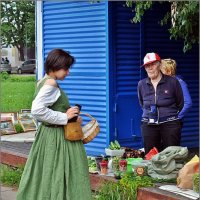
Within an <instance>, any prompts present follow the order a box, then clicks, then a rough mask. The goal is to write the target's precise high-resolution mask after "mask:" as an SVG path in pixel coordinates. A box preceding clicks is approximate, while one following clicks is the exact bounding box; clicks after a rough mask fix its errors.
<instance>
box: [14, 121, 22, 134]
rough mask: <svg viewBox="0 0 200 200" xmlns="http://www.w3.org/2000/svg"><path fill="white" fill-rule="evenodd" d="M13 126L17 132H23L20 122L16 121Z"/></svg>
mask: <svg viewBox="0 0 200 200" xmlns="http://www.w3.org/2000/svg"><path fill="white" fill-rule="evenodd" d="M14 126H15V130H16V132H17V133H23V132H24V130H23V128H22V126H21V124H19V123H16V124H15V125H14Z"/></svg>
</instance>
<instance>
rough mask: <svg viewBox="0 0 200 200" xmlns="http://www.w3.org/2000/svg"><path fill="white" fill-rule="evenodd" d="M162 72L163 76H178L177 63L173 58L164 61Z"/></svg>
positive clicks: (162, 62) (162, 61)
mask: <svg viewBox="0 0 200 200" xmlns="http://www.w3.org/2000/svg"><path fill="white" fill-rule="evenodd" d="M161 71H162V72H163V74H168V75H170V76H175V75H176V61H175V60H173V59H171V58H167V59H162V60H161Z"/></svg>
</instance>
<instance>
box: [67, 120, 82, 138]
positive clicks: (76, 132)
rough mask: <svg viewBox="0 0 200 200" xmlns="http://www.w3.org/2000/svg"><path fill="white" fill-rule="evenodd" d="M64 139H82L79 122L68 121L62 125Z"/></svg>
mask: <svg viewBox="0 0 200 200" xmlns="http://www.w3.org/2000/svg"><path fill="white" fill-rule="evenodd" d="M64 130H65V139H66V140H70V141H77V140H82V138H83V131H82V127H81V124H80V123H79V122H70V123H67V125H65V126H64Z"/></svg>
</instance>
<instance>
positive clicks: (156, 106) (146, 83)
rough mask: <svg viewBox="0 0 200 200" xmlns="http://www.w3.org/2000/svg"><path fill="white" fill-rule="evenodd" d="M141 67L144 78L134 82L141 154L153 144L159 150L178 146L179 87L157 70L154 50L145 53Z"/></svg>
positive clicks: (180, 101) (158, 65)
mask: <svg viewBox="0 0 200 200" xmlns="http://www.w3.org/2000/svg"><path fill="white" fill-rule="evenodd" d="M143 66H144V68H145V70H146V72H147V75H148V77H147V78H145V79H143V80H140V81H139V83H138V98H139V102H140V105H141V107H142V110H143V114H142V120H141V122H142V123H141V132H142V136H143V140H144V148H145V153H146V154H147V153H148V152H149V151H150V150H151V149H152V148H153V147H156V148H157V149H158V150H159V151H162V150H163V149H165V148H166V147H168V146H180V140H181V122H180V119H179V118H178V113H179V112H180V111H181V109H182V108H183V105H184V98H183V93H182V89H181V86H180V84H179V82H178V80H177V79H176V78H174V77H170V76H167V75H164V74H163V73H162V72H161V70H160V66H161V59H160V56H159V55H158V54H157V53H147V54H146V55H145V57H144V64H143Z"/></svg>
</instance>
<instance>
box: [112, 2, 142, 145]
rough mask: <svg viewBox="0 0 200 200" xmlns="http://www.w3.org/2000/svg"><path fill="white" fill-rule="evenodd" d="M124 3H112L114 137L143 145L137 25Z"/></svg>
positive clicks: (122, 142) (139, 30)
mask: <svg viewBox="0 0 200 200" xmlns="http://www.w3.org/2000/svg"><path fill="white" fill-rule="evenodd" d="M123 4H125V2H113V9H114V13H115V14H114V15H113V18H114V19H115V20H114V21H113V24H114V26H115V29H114V33H113V35H115V38H114V40H115V45H114V49H115V52H113V53H114V54H115V69H114V75H115V79H114V93H115V95H114V107H115V109H114V113H115V128H114V130H113V131H114V137H113V138H115V139H117V140H118V141H119V142H120V144H121V145H122V146H129V147H134V148H139V147H142V144H141V141H142V139H141V134H140V118H141V109H140V106H139V103H138V97H137V83H138V81H139V79H140V67H139V66H140V51H141V49H140V46H141V45H140V43H141V37H140V34H141V27H140V24H132V23H130V19H131V14H132V13H131V10H130V9H127V8H125V7H124V6H123Z"/></svg>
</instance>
